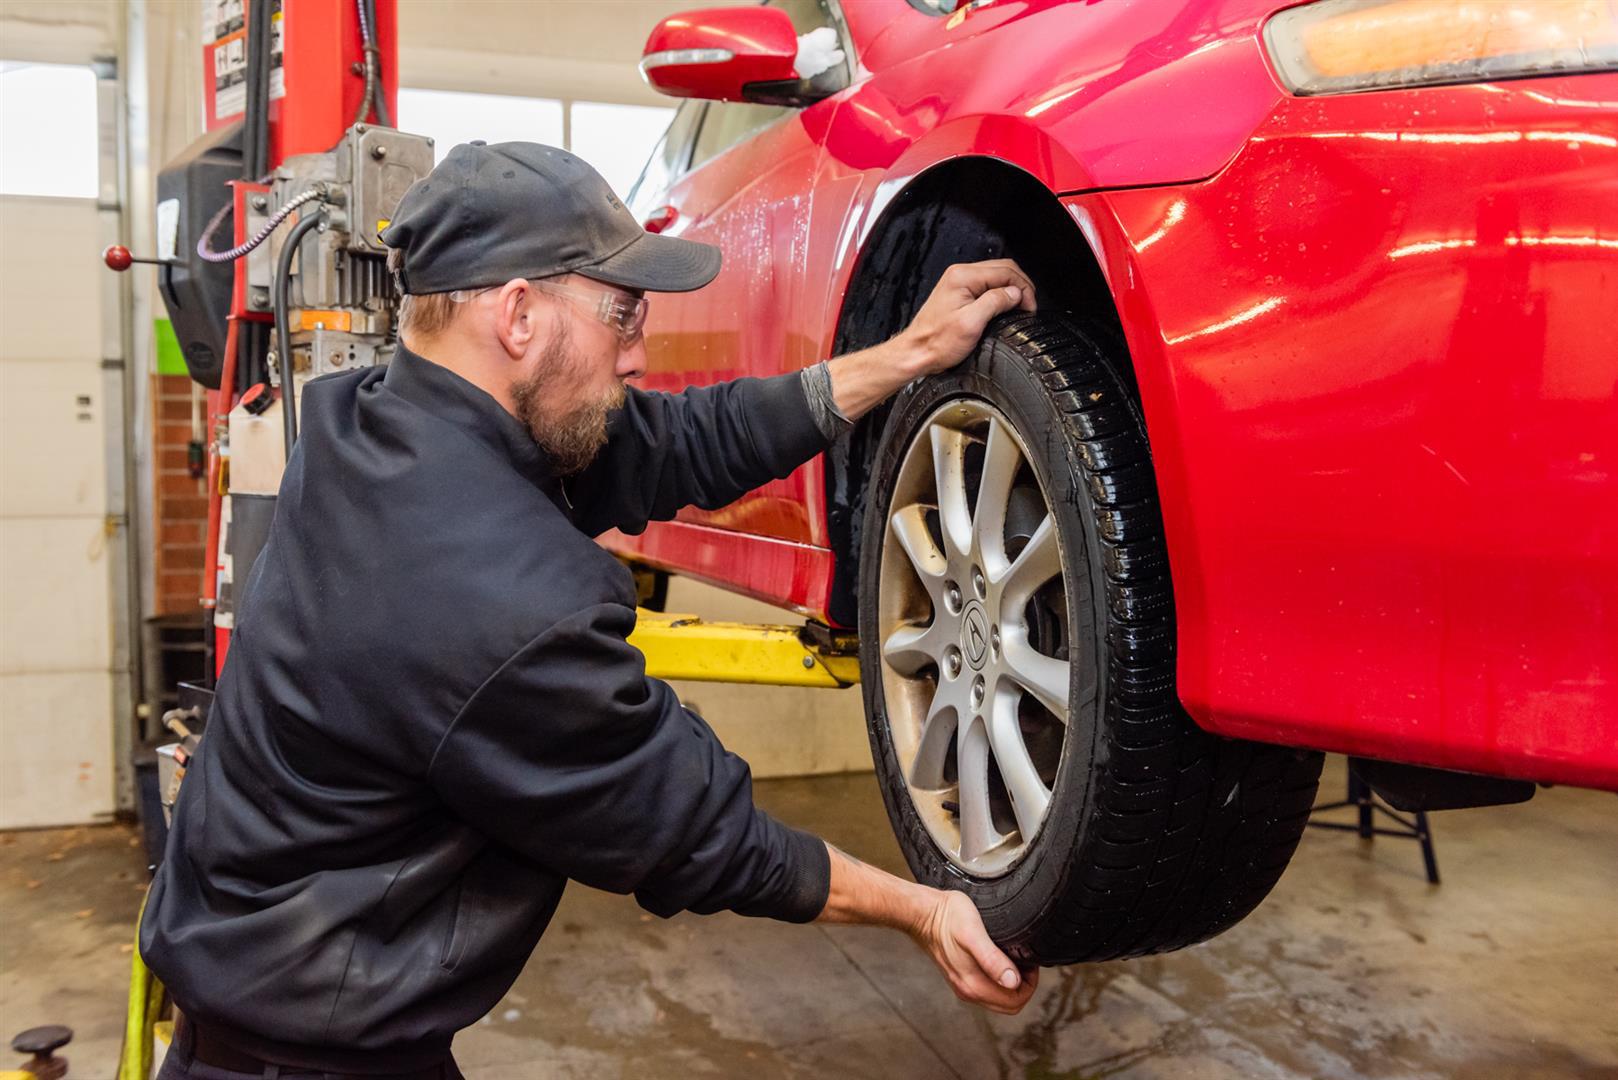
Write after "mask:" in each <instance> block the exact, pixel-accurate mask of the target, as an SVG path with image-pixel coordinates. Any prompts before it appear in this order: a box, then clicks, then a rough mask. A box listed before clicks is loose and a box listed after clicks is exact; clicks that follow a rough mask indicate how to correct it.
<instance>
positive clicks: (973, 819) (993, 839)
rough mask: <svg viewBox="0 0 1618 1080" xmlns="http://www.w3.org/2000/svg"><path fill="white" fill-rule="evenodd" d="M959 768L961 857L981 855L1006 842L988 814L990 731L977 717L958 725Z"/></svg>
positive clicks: (967, 858)
mask: <svg viewBox="0 0 1618 1080" xmlns="http://www.w3.org/2000/svg"><path fill="white" fill-rule="evenodd" d="M956 730H957V732H958V734H957V736H956V737H957V740H958V742H957V749H956V752H955V758H956V768H957V771H958V772H959V774H960V788H959V791H960V793H959V795H958V796H957V798H959V799H960V804H961V858H962V859H963V860H965V861H966V862H972V861H973V860H975V859H979V858H982V857H983V856H984V855H986V854H988V852H989V851H990V850H992V849H993V848H995V847H997V846H998V845H1000V844H1001V843H1003V842H1004V841H1005V839H1006V838H1005V837H1004V836H1002V835H1001V834H1000V833H999V832H998V831H997V830H996V829H995V827H994V819H993V817H991V816H990V813H989V733H988V732H987V731H986V730H985V728H984V724H983V721H981V720H976V719H974V720H973V721H971V722H970V723H967V724H961V725H958V726H957V728H956Z"/></svg>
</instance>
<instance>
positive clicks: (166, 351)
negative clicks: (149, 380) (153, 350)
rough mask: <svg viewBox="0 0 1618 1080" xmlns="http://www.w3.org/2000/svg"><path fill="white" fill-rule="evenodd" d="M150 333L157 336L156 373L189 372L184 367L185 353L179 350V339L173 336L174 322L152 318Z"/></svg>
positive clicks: (179, 373)
mask: <svg viewBox="0 0 1618 1080" xmlns="http://www.w3.org/2000/svg"><path fill="white" fill-rule="evenodd" d="M152 333H153V336H155V337H156V338H157V373H158V374H159V375H188V374H190V372H188V371H186V368H185V354H184V353H182V352H181V351H180V339H179V338H177V337H175V336H174V324H173V323H171V322H169V321H168V320H167V319H153V320H152Z"/></svg>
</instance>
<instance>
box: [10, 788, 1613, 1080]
mask: <svg viewBox="0 0 1618 1080" xmlns="http://www.w3.org/2000/svg"><path fill="white" fill-rule="evenodd" d="M1342 783H1343V776H1342V766H1341V763H1340V762H1333V763H1332V764H1331V765H1330V766H1329V767H1328V773H1327V780H1326V784H1327V791H1328V792H1329V793H1330V794H1332V795H1333V796H1334V797H1335V795H1336V793H1337V792H1339V791H1341V790H1342ZM759 798H760V800H761V801H762V802H763V803H764V805H766V806H767V807H769V808H770V809H771V810H772V811H773V812H775V813H777V814H778V815H779V816H781V817H783V818H784V819H786V820H788V821H791V822H794V823H795V824H799V825H802V826H805V827H808V828H811V829H814V830H816V831H818V832H820V833H821V834H822V835H824V836H826V837H828V838H829V839H831V840H833V841H834V842H836V843H838V844H840V845H841V846H843V847H845V848H846V849H848V850H850V851H852V852H854V853H855V854H857V855H859V856H860V857H862V858H865V859H868V860H870V861H872V862H875V863H878V864H881V865H884V866H887V867H889V868H890V869H895V870H902V866H901V863H900V859H899V855H898V851H897V848H896V847H895V845H894V843H893V840H892V838H891V836H890V834H889V832H888V827H887V821H886V817H885V815H884V814H883V811H882V806H881V802H880V800H879V798H878V796H877V793H876V789H875V783H874V781H873V779H872V777H871V776H870V775H869V774H858V775H850V776H835V777H818V778H814V779H807V780H774V781H765V782H761V783H760V785H759ZM1435 832H1436V835H1437V841H1438V857H1439V862H1440V868H1441V869H1442V871H1443V874H1444V884H1443V885H1442V886H1440V887H1438V888H1430V887H1429V886H1428V885H1427V884H1426V883H1425V881H1424V880H1423V879H1422V876H1421V872H1420V871H1421V866H1420V859H1419V857H1418V855H1417V851H1416V849H1415V847H1414V845H1413V844H1411V843H1410V842H1408V841H1398V840H1378V841H1377V842H1376V843H1375V844H1374V845H1370V846H1367V845H1363V844H1362V843H1361V842H1360V841H1359V840H1358V839H1356V838H1354V837H1351V836H1348V835H1346V834H1341V833H1331V832H1324V831H1319V830H1311V831H1310V833H1309V834H1308V835H1307V836H1306V837H1305V839H1304V843H1303V846H1302V848H1301V849H1300V850H1299V853H1298V856H1297V858H1296V859H1295V860H1294V861H1293V864H1292V866H1291V868H1290V869H1289V870H1288V872H1287V874H1286V876H1285V877H1284V878H1283V879H1282V881H1281V884H1280V886H1279V887H1278V888H1277V889H1276V891H1275V893H1274V894H1273V895H1272V896H1271V898H1270V900H1269V901H1268V902H1267V903H1266V904H1265V905H1264V906H1263V907H1262V908H1260V909H1259V911H1258V912H1257V913H1255V914H1254V916H1253V917H1252V918H1250V919H1248V920H1247V922H1245V923H1244V924H1242V925H1241V926H1239V927H1237V928H1236V929H1234V930H1232V931H1230V932H1229V933H1227V934H1225V935H1224V936H1223V937H1220V938H1218V939H1216V940H1215V941H1213V942H1210V943H1208V944H1206V945H1203V946H1200V947H1198V948H1194V949H1189V950H1186V951H1184V952H1181V953H1177V954H1174V955H1171V956H1164V957H1155V958H1151V959H1147V960H1138V961H1132V962H1126V963H1116V964H1103V965H1096V966H1091V967H1081V968H1073V969H1068V970H1064V971H1054V970H1052V971H1047V972H1045V974H1044V985H1043V986H1042V987H1041V988H1040V991H1039V994H1038V995H1037V996H1036V997H1035V999H1034V1000H1033V1002H1032V1003H1031V1004H1030V1005H1029V1007H1028V1008H1027V1010H1026V1011H1025V1012H1024V1013H1023V1015H1021V1016H1019V1017H1016V1018H1012V1019H1007V1018H1002V1017H992V1016H990V1015H988V1014H986V1013H982V1012H978V1011H976V1010H972V1009H969V1008H967V1007H965V1006H963V1005H960V1004H959V1003H957V1002H956V1001H955V1000H954V998H953V997H951V996H950V994H949V992H948V991H947V990H946V988H945V986H944V984H943V983H942V982H941V981H940V980H939V979H938V978H937V976H936V975H935V974H934V973H933V971H932V969H931V966H930V964H929V962H928V961H927V960H925V958H923V957H922V956H921V954H920V953H919V952H917V951H916V950H915V949H914V948H913V947H912V946H910V944H909V943H908V942H906V941H905V940H903V939H901V938H899V937H898V936H897V935H893V934H890V933H885V932H882V931H876V930H864V929H854V928H819V927H794V926H784V925H778V924H773V923H768V922H762V921H759V920H752V919H742V918H737V917H733V916H716V917H712V918H699V917H695V916H683V917H680V918H677V919H674V920H672V921H669V922H661V921H659V920H656V919H654V918H652V917H651V916H649V915H646V914H644V913H643V912H641V911H640V910H639V909H638V908H636V907H635V906H634V904H633V903H632V902H631V901H629V900H627V899H624V898H620V897H613V896H606V895H604V894H601V893H597V892H592V891H590V890H587V889H583V888H577V887H575V888H573V889H571V890H570V891H569V893H568V895H567V897H566V899H564V900H563V902H562V906H561V909H560V911H559V912H558V913H557V916H556V920H555V922H554V923H553V924H552V926H551V929H550V931H549V933H548V934H547V935H546V938H545V940H544V942H543V943H542V944H541V946H540V948H539V950H538V952H537V953H536V954H535V955H534V957H533V959H532V960H531V961H530V962H529V964H528V967H527V969H526V970H525V971H524V972H523V975H522V977H521V979H520V980H519V981H518V983H517V985H516V986H515V987H514V988H513V989H512V991H511V993H510V994H508V995H507V997H506V999H505V1000H504V1001H503V1002H501V1004H500V1005H499V1006H498V1007H497V1008H496V1009H495V1010H494V1011H493V1013H492V1014H491V1015H490V1016H489V1017H488V1018H486V1019H485V1020H484V1021H483V1023H481V1024H480V1025H478V1026H476V1027H474V1028H473V1029H471V1030H470V1031H468V1032H467V1033H466V1034H465V1035H463V1036H462V1037H461V1038H460V1039H459V1040H458V1043H457V1053H458V1056H459V1057H460V1059H461V1061H462V1063H463V1066H464V1067H465V1068H466V1070H467V1072H468V1075H469V1076H472V1077H488V1078H497V1080H504V1078H508V1077H510V1078H519V1077H592V1078H593V1077H673V1076H678V1077H687V1076H693V1077H697V1076H700V1077H707V1076H717V1077H761V1076H762V1077H799V1076H802V1077H809V1076H834V1077H882V1078H899V1077H917V1078H929V1080H930V1078H938V1077H962V1078H977V1077H997V1078H1007V1077H1035V1078H1056V1077H1073V1078H1078V1077H1086V1078H1089V1077H1170V1076H1172V1077H1226V1076H1230V1077H1244V1078H1245V1077H1451V1076H1453V1077H1467V1078H1473V1077H1502V1078H1503V1077H1512V1078H1519V1077H1575V1076H1582V1077H1598V1076H1599V1077H1618V800H1615V798H1614V796H1612V795H1605V794H1600V793H1594V792H1585V791H1571V790H1553V791H1548V792H1542V793H1541V794H1540V795H1539V797H1537V798H1536V799H1535V800H1534V801H1533V802H1532V803H1530V804H1528V805H1527V806H1521V807H1509V808H1501V809H1495V810H1474V811H1463V812H1459V813H1452V814H1446V815H1439V816H1438V817H1437V818H1436V819H1435ZM143 876H144V875H143V870H142V866H141V857H140V851H139V849H138V847H137V846H136V845H135V842H134V834H133V832H132V831H131V830H130V829H128V828H125V827H118V826H114V827H107V828H96V829H78V830H53V831H48V832H30V833H14V834H9V835H4V836H0V971H3V972H4V975H5V978H4V979H3V980H0V1034H3V1035H5V1036H7V1037H9V1035H10V1034H11V1033H13V1032H15V1031H16V1030H19V1029H21V1028H24V1027H27V1026H30V1025H33V1024H38V1023H47V1022H49V1023H66V1024H69V1025H71V1026H73V1027H74V1028H76V1029H77V1031H78V1038H77V1040H76V1041H75V1043H74V1044H73V1046H72V1047H70V1050H71V1051H72V1052H71V1054H70V1057H71V1058H72V1060H73V1063H74V1067H73V1072H72V1073H71V1075H72V1076H74V1077H81V1078H87V1077H96V1078H99V1077H110V1076H111V1075H112V1069H113V1065H112V1063H113V1061H114V1060H115V1056H116V1053H117V1046H118V1035H119V1029H120V1024H121V1015H120V1010H121V1009H122V1005H123V992H124V983H125V980H126V978H127V971H128V964H129V951H128V945H127V942H128V940H129V937H130V934H131V924H132V920H133V918H134V915H135V912H136V909H137V907H138V905H139V902H140V896H141V889H142V878H143ZM6 1064H10V1062H9V1061H7V1060H5V1059H4V1058H0V1067H3V1066H4V1065H6Z"/></svg>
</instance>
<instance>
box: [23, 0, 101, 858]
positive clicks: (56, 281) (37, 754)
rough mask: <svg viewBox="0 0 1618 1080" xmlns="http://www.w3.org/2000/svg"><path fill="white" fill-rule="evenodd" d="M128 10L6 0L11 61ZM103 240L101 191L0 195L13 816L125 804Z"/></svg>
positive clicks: (87, 56)
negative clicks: (110, 516)
mask: <svg viewBox="0 0 1618 1080" xmlns="http://www.w3.org/2000/svg"><path fill="white" fill-rule="evenodd" d="M121 18H122V16H121V9H120V5H117V4H112V3H100V2H95V0H80V2H71V0H50V2H43V3H41V2H31V0H5V2H4V3H0V59H6V60H22V61H29V62H34V63H63V64H85V63H88V62H89V61H91V60H92V59H94V58H96V57H106V56H114V55H116V54H117V52H118V47H119V39H120V26H121ZM81 134H82V133H81ZM4 137H6V133H5V132H3V131H0V138H4ZM91 138H92V139H93V138H94V135H93V133H91ZM101 237H102V222H101V220H100V218H99V216H98V211H97V206H96V200H95V199H94V198H50V197H27V196H0V826H4V827H15V826H20V825H54V824H66V823H77V822H85V821H94V820H98V819H101V818H104V817H106V816H108V815H110V814H111V813H112V811H113V808H114V799H115V792H114V783H115V770H114V753H113V747H114V735H113V733H114V727H113V725H114V718H113V711H114V710H113V672H112V665H113V662H114V661H113V622H112V620H113V612H114V609H113V605H112V603H111V596H110V580H111V572H112V567H111V565H110V564H111V562H112V560H113V559H115V558H116V557H117V549H116V548H115V547H114V545H113V544H112V543H111V541H110V535H111V534H109V531H108V528H107V511H108V500H107V471H106V470H107V448H106V425H107V420H108V410H109V409H111V410H114V411H115V412H114V416H115V417H116V410H120V409H121V403H120V402H119V401H117V400H108V398H107V394H106V387H107V385H108V383H107V380H106V378H105V377H104V375H103V372H102V370H101V359H102V353H103V337H102V329H103V327H102V317H101V316H102V311H101V291H100V288H99V281H98V279H97V278H96V276H95V275H96V274H97V271H98V268H99V266H100V263H99V260H98V258H97V256H98V254H99V251H100V248H101V245H102V244H103V243H104V241H103V240H102V238H101Z"/></svg>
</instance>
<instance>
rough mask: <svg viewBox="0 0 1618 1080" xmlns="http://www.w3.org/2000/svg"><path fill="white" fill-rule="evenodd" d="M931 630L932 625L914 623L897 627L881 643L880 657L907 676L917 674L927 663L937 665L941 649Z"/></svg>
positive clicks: (932, 628)
mask: <svg viewBox="0 0 1618 1080" xmlns="http://www.w3.org/2000/svg"><path fill="white" fill-rule="evenodd" d="M935 625H936V624H935ZM933 630H934V625H929V626H917V625H916V624H914V623H908V624H906V625H904V626H901V627H899V628H898V629H897V630H895V631H894V632H893V633H891V634H889V635H888V640H887V641H885V642H883V643H882V658H883V659H884V660H886V661H887V662H888V666H889V667H891V668H892V669H893V670H894V671H897V672H898V673H899V674H901V675H904V676H907V677H908V676H913V675H915V674H917V673H918V672H920V671H921V670H922V669H923V668H925V667H927V666H928V665H929V664H931V665H934V666H937V665H938V664H939V661H940V657H939V655H938V654H939V652H940V651H941V650H940V649H939V647H938V645H937V639H936V638H935V637H934V636H933Z"/></svg>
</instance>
